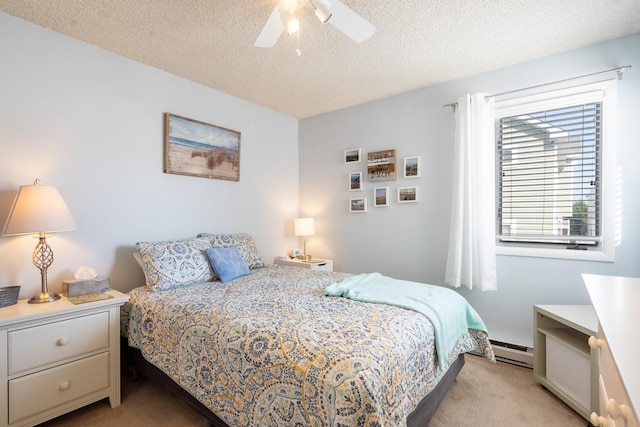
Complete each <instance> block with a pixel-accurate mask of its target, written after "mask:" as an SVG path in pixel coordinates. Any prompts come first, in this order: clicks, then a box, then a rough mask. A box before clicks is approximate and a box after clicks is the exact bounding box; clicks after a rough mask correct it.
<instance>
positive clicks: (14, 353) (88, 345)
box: [8, 312, 109, 375]
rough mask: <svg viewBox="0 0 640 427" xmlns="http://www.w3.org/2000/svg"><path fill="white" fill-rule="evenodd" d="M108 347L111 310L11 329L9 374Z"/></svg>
mask: <svg viewBox="0 0 640 427" xmlns="http://www.w3.org/2000/svg"><path fill="white" fill-rule="evenodd" d="M108 347H109V313H108V312H103V313H97V314H92V315H89V316H82V317H77V318H74V319H70V320H63V321H60V322H53V323H49V324H46V325H40V326H34V327H31V328H26V329H20V330H16V331H11V332H9V334H8V350H9V375H15V374H18V373H20V372H25V371H29V370H31V369H34V368H38V367H40V366H47V365H50V364H53V363H56V362H59V361H62V360H66V359H69V358H72V357H76V356H81V355H83V354H87V353H90V352H93V351H98V350H102V349H106V348H108Z"/></svg>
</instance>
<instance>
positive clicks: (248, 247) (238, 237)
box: [198, 233, 264, 269]
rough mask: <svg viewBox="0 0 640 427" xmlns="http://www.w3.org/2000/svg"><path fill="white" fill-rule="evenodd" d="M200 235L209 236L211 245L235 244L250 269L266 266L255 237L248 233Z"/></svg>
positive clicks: (225, 245) (223, 246)
mask: <svg viewBox="0 0 640 427" xmlns="http://www.w3.org/2000/svg"><path fill="white" fill-rule="evenodd" d="M198 237H207V238H208V239H209V240H210V242H211V246H213V247H214V248H215V247H222V248H227V247H229V246H235V247H236V249H238V252H240V256H241V257H242V259H243V260H244V262H245V263H246V264H247V267H249V268H250V269H254V268H260V267H264V262H263V261H262V257H261V256H260V252H259V251H258V248H257V247H256V244H255V243H254V242H253V237H251V235H250V234H247V233H237V234H211V233H200V234H198Z"/></svg>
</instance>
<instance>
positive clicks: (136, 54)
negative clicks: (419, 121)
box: [0, 0, 640, 118]
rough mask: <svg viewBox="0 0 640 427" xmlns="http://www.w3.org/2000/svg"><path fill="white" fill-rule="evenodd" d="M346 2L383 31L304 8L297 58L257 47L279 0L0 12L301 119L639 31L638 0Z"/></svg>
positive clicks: (168, 0) (131, 0)
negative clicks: (354, 33) (365, 35)
mask: <svg viewBox="0 0 640 427" xmlns="http://www.w3.org/2000/svg"><path fill="white" fill-rule="evenodd" d="M329 1H330V0H329ZM342 2H343V3H344V4H345V5H346V6H348V7H350V8H351V9H352V10H354V11H355V12H357V13H358V14H360V15H361V16H362V17H364V18H365V19H366V20H368V21H369V22H371V23H372V24H373V25H374V26H375V27H376V28H377V31H376V33H375V34H374V35H373V36H372V37H371V38H370V39H368V40H367V41H365V42H364V43H361V44H357V43H355V42H353V41H352V40H351V39H349V38H347V37H346V36H345V35H344V34H342V33H341V32H340V31H338V30H337V29H336V28H335V27H333V26H332V25H328V24H327V25H322V24H321V23H320V22H319V21H318V20H317V19H316V18H315V16H314V15H313V12H312V11H311V10H306V9H309V8H306V9H305V11H304V13H303V15H302V17H301V35H300V41H299V48H300V50H301V52H302V55H300V56H297V55H296V49H297V48H298V39H297V38H293V37H289V36H288V35H286V33H285V34H283V35H282V36H281V37H280V39H279V40H278V43H277V44H276V46H275V47H272V48H255V47H253V42H254V41H255V39H256V37H257V36H258V34H259V33H260V30H261V29H262V27H263V25H264V23H265V22H266V20H267V18H268V17H269V15H270V13H271V11H272V10H273V8H274V7H275V5H276V4H277V3H278V0H219V1H215V0H179V1H175V0H55V1H45V0H0V11H3V12H6V13H8V14H10V15H14V16H17V17H20V18H23V19H25V20H27V21H31V22H34V23H36V24H39V25H41V26H43V27H47V28H50V29H52V30H55V31H57V32H60V33H63V34H67V35H69V36H71V37H74V38H76V39H79V40H83V41H85V42H88V43H90V44H92V45H95V46H99V47H101V48H104V49H106V50H109V51H112V52H115V53H117V54H120V55H122V56H125V57H128V58H132V59H134V60H136V61H139V62H141V63H144V64H148V65H151V66H153V67H156V68H159V69H162V70H166V71H168V72H170V73H172V74H175V75H178V76H181V77H184V78H186V79H189V80H192V81H195V82H198V83H200V84H203V85H205V86H209V87H212V88H214V89H217V90H220V91H222V92H225V93H227V94H230V95H233V96H236V97H238V98H242V99H245V100H247V101H250V102H252V103H255V104H258V105H262V106H264V107H266V108H269V109H272V110H275V111H279V112H281V113H284V114H287V115H290V116H293V117H296V118H304V117H309V116H313V115H316V114H320V113H323V112H327V111H333V110H337V109H340V108H344V107H349V106H352V105H357V104H361V103H364V102H367V101H371V100H374V99H378V98H382V97H386V96H389V95H393V94H397V93H401V92H406V91H409V90H413V89H417V88H422V87H426V86H431V85H434V84H437V83H442V82H444V81H449V80H453V79H457V78H460V77H465V76H469V75H473V74H477V73H480V72H484V71H489V70H494V69H497V68H500V67H504V66H507V65H512V64H516V63H519V62H523V61H528V60H532V59H536V58H540V57H543V56H548V55H551V54H555V53H560V52H564V51H567V50H570V49H575V48H578V47H582V46H587V45H591V44H594V43H598V42H601V41H605V40H609V39H613V38H616V37H620V36H623V35H627V34H632V33H636V32H640V0H535V1H532V0H485V1H481V0H430V1H426V0H397V1H383V0H342ZM614 65H625V64H614Z"/></svg>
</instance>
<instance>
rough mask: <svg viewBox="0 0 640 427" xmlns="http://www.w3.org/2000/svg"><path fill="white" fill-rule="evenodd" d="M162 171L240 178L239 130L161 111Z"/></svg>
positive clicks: (236, 179) (231, 178) (206, 176)
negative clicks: (162, 113)
mask: <svg viewBox="0 0 640 427" xmlns="http://www.w3.org/2000/svg"><path fill="white" fill-rule="evenodd" d="M164 172H165V173H173V174H178V175H191V176H199V177H204V178H214V179H226V180H229V181H239V180H240V132H237V131H235V130H231V129H226V128H223V127H219V126H215V125H211V124H209V123H204V122H200V121H198V120H193V119H188V118H186V117H181V116H177V115H175V114H170V113H165V115H164Z"/></svg>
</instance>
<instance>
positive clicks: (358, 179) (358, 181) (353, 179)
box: [349, 172, 362, 191]
mask: <svg viewBox="0 0 640 427" xmlns="http://www.w3.org/2000/svg"><path fill="white" fill-rule="evenodd" d="M360 190H362V172H351V173H350V174H349V191H360Z"/></svg>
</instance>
